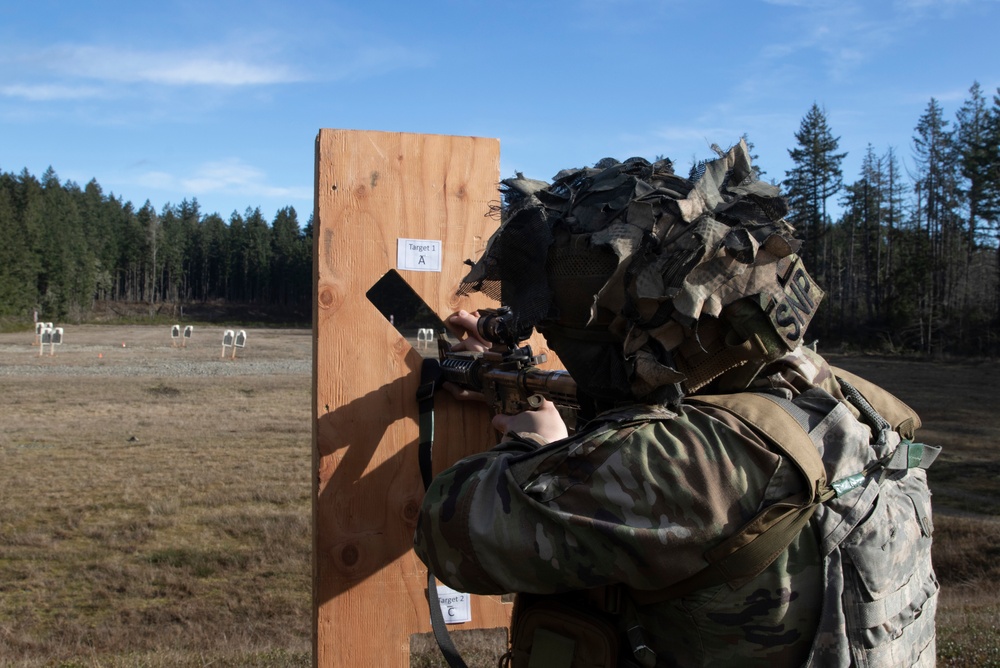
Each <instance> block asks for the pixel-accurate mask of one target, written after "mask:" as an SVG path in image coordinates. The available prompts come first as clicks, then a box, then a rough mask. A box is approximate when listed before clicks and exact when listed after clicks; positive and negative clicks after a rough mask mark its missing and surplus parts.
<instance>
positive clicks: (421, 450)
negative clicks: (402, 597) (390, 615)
mask: <svg viewBox="0 0 1000 668" xmlns="http://www.w3.org/2000/svg"><path fill="white" fill-rule="evenodd" d="M440 380H441V363H440V362H438V360H436V359H425V360H424V361H423V363H422V364H421V365H420V385H419V386H418V387H417V405H418V410H419V411H420V415H419V425H420V438H419V440H420V444H419V446H418V449H417V458H418V460H419V463H420V477H421V478H422V479H423V482H424V490H425V491H426V490H427V488H428V487H429V486H430V484H431V480H433V479H434V469H433V458H432V454H433V450H434V392H436V391H437V387H438V383H439V382H440ZM427 606H428V607H429V608H430V613H431V630H432V631H433V632H434V639H435V640H436V641H437V644H438V647H439V648H440V650H441V655H442V656H444V658H445V661H447V662H448V666H450V668H468V667H467V666H466V663H465V661H463V660H462V657H461V656H460V655H459V653H458V650H457V649H455V644H454V643H453V642H452V640H451V635H450V634H449V633H448V627H447V625H446V624H445V622H444V615H443V614H442V613H441V604H440V603H439V601H438V592H437V578H435V577H434V573H432V572H431V571H430V569H428V570H427Z"/></svg>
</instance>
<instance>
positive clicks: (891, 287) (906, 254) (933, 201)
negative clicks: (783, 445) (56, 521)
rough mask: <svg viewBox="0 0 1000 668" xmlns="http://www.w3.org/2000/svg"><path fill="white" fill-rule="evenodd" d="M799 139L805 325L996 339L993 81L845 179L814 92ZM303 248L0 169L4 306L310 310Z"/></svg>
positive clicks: (859, 338) (269, 229) (905, 345)
mask: <svg viewBox="0 0 1000 668" xmlns="http://www.w3.org/2000/svg"><path fill="white" fill-rule="evenodd" d="M795 139H796V146H795V147H794V148H792V149H789V155H790V157H791V159H792V163H793V166H792V168H791V169H790V170H789V171H788V172H786V173H785V178H784V179H783V180H782V181H781V182H780V185H782V186H783V191H784V194H785V196H786V197H787V198H788V203H789V214H788V219H789V221H790V222H791V223H792V224H793V225H794V226H795V227H796V229H797V231H798V234H799V236H800V237H801V238H802V239H803V246H802V250H801V255H802V256H803V259H804V260H805V262H806V266H807V267H808V268H809V271H810V273H811V274H812V275H813V277H814V278H815V279H816V281H817V282H818V283H819V284H820V286H822V287H823V288H824V289H825V290H826V292H827V297H826V299H825V301H824V303H823V304H822V305H821V307H820V310H819V312H818V314H817V316H816V318H815V320H814V321H813V324H812V326H811V328H810V332H811V334H812V335H813V336H814V337H818V338H820V339H825V340H826V341H827V342H833V343H837V342H841V343H848V344H855V345H858V346H862V347H866V348H871V347H879V348H883V349H887V350H893V351H899V350H916V351H921V352H925V353H931V352H937V351H948V352H955V353H964V354H991V355H992V354H996V353H997V352H998V348H1000V343H998V341H1000V337H998V329H1000V254H998V252H997V248H998V243H1000V224H998V215H1000V89H998V90H997V94H996V95H993V96H992V100H990V99H988V97H987V95H986V94H984V92H983V91H982V89H981V87H980V86H979V84H978V83H974V84H973V85H972V87H971V88H970V89H969V96H968V98H967V99H966V100H965V101H964V102H963V103H962V104H961V106H960V107H959V108H958V109H957V111H956V112H955V115H954V118H952V119H949V118H946V115H945V111H944V109H943V108H942V106H941V104H940V103H939V102H938V101H937V100H936V99H933V98H932V99H931V100H930V102H929V103H928V105H927V107H926V109H925V111H924V112H923V114H922V115H921V116H920V118H919V119H918V120H917V123H916V125H915V127H914V130H913V136H912V146H911V147H910V153H909V155H908V156H907V158H908V159H904V158H901V157H900V154H899V150H898V148H897V147H893V146H888V147H884V148H883V149H876V147H874V146H873V145H871V144H869V145H868V147H867V150H866V153H865V155H864V156H863V159H862V163H861V169H860V172H859V173H858V174H857V175H856V177H855V178H854V179H853V180H849V181H846V182H845V180H844V175H843V173H842V170H841V164H842V161H843V159H844V157H846V155H847V154H846V153H844V152H840V151H839V142H840V138H839V137H836V136H834V133H833V131H832V129H831V127H830V124H829V121H828V118H827V115H826V112H825V110H824V109H823V108H822V107H821V106H820V105H818V104H813V105H812V107H811V108H810V109H809V110H808V112H807V113H806V115H805V116H804V117H803V119H802V121H801V124H800V126H799V129H798V131H797V132H796V133H795ZM751 147H752V143H751ZM904 163H905V164H906V166H905V167H904ZM762 177H766V173H764V174H763V175H762ZM771 180H772V182H774V183H778V181H776V180H774V179H773V178H772V179H771ZM834 205H836V206H834ZM832 210H836V211H837V212H838V213H837V215H836V217H834V215H832V214H831V211H832ZM311 257H312V216H310V218H309V221H308V222H307V223H306V225H305V226H304V227H300V225H299V221H298V217H297V214H296V211H295V209H294V208H292V207H287V208H284V209H281V210H280V211H278V213H277V214H276V215H275V217H274V219H273V220H271V221H266V220H265V219H264V218H263V216H262V215H261V212H260V209H249V208H248V209H247V210H246V212H245V213H244V214H242V215H241V214H238V213H236V212H234V213H233V214H232V215H231V216H230V218H229V219H228V220H223V219H222V218H221V217H220V216H219V215H218V214H216V213H212V214H207V215H206V214H203V213H202V211H201V210H200V207H199V205H198V202H197V200H191V201H188V200H185V201H183V202H181V203H180V204H179V205H176V206H174V205H166V206H164V207H163V208H162V210H160V211H159V212H157V211H156V210H155V209H154V208H153V206H152V205H151V204H150V203H149V201H147V202H146V203H145V204H144V205H143V206H142V207H141V208H139V209H138V210H136V209H135V208H134V207H133V206H132V204H131V203H130V202H124V201H122V199H120V198H116V197H114V196H113V195H110V196H109V195H105V194H104V192H103V191H102V189H101V186H100V185H99V184H98V183H97V181H96V180H92V181H90V182H89V183H88V184H87V185H86V186H84V187H83V188H80V187H79V186H78V185H77V184H75V183H73V182H66V183H60V182H59V179H58V177H57V176H56V173H55V171H54V170H53V169H52V168H51V167H50V168H49V169H48V170H47V171H46V172H45V173H44V174H43V175H42V177H41V178H40V179H37V178H35V177H34V176H32V175H31V174H29V173H28V172H27V170H24V171H22V172H21V173H20V174H13V173H3V172H0V318H4V317H7V318H14V317H23V316H24V315H25V314H27V313H30V312H31V311H32V310H33V309H38V310H39V311H40V312H41V313H42V314H43V316H44V318H45V319H51V320H57V319H58V320H64V319H72V320H77V321H79V320H83V319H86V318H87V316H88V314H89V313H90V312H91V310H92V308H93V307H94V305H95V303H96V302H98V301H104V302H145V303H149V304H156V303H171V304H185V303H187V304H190V303H193V302H208V301H215V300H218V301H223V302H226V303H230V304H258V305H262V306H268V307H272V308H279V309H280V308H288V309H298V310H300V311H303V312H308V305H309V302H310V300H311V298H312V260H311Z"/></svg>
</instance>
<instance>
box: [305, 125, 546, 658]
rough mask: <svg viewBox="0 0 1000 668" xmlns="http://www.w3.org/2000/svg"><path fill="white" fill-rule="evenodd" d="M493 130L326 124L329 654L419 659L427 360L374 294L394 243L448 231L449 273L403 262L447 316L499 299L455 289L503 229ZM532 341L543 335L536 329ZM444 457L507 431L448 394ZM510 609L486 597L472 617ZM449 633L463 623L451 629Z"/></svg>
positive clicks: (318, 575)
mask: <svg viewBox="0 0 1000 668" xmlns="http://www.w3.org/2000/svg"><path fill="white" fill-rule="evenodd" d="M498 181H499V142H498V141H497V140H495V139H486V138H476V137H452V136H442V135H416V134H405V133H390V132H367V131H349V130H321V131H320V133H319V135H318V137H317V147H316V217H315V220H314V239H315V253H314V268H315V273H314V276H315V281H316V283H315V290H316V292H315V295H314V318H313V322H314V341H315V342H314V346H315V348H314V356H313V360H314V429H313V434H314V435H313V441H314V443H313V446H314V447H313V466H314V473H315V478H314V517H313V520H314V533H315V537H314V560H313V564H314V569H313V570H314V572H313V575H314V606H313V610H314V623H315V627H314V630H315V636H314V640H315V648H314V649H315V652H314V659H315V663H316V665H318V666H322V667H324V668H325V667H333V666H350V667H351V668H354V667H356V666H374V665H378V666H408V665H409V639H410V636H411V635H412V634H414V633H418V632H427V631H429V630H430V624H429V618H428V611H427V603H426V599H425V586H426V571H425V569H424V566H423V564H422V563H421V562H420V560H419V559H417V557H416V556H415V555H414V553H413V551H412V540H413V530H414V527H415V526H416V520H417V516H418V510H419V505H420V500H421V497H422V495H423V486H422V483H421V481H420V474H419V467H418V463H417V440H418V438H417V437H418V426H417V405H416V400H415V394H416V389H417V384H418V372H419V366H420V362H421V356H420V354H419V352H418V351H416V350H415V349H414V348H413V347H412V346H411V345H410V343H408V342H407V340H406V339H404V338H403V337H402V336H401V335H400V334H399V333H398V332H397V331H396V329H395V328H394V327H393V326H392V324H390V323H389V321H388V320H387V319H386V318H385V317H383V316H382V314H381V313H380V312H379V311H378V310H377V309H376V308H375V307H374V306H373V305H372V303H371V302H370V301H368V299H367V298H366V296H365V293H366V292H367V291H368V290H369V289H370V288H371V287H372V286H373V285H374V284H375V283H376V282H377V281H378V280H379V278H381V277H382V276H383V275H384V274H385V272H387V271H388V270H390V269H395V268H397V257H396V255H397V253H396V251H397V240H398V239H401V238H402V239H422V240H435V241H440V242H441V249H442V250H441V260H442V262H441V270H440V271H437V272H435V271H408V270H400V271H399V273H400V274H401V275H402V276H403V277H404V278H405V279H406V281H407V282H408V283H410V285H411V286H412V287H413V288H414V289H415V290H416V292H417V293H418V294H419V295H420V296H421V297H422V298H423V299H424V301H426V302H427V303H428V304H429V305H430V306H431V307H432V308H433V309H435V310H436V311H437V312H438V314H439V315H441V316H442V317H443V316H445V315H447V314H449V313H452V312H454V311H456V310H458V309H460V308H464V309H467V310H473V309H475V308H478V307H482V306H495V304H490V303H488V300H486V299H485V298H484V297H482V296H481V295H475V296H474V297H472V298H469V297H463V298H457V297H456V296H455V291H456V288H457V287H458V284H459V282H460V280H461V278H462V277H463V276H464V275H465V273H466V271H467V267H466V266H465V265H464V264H463V261H464V260H465V259H466V258H476V257H478V256H479V255H480V254H481V252H482V250H483V248H484V247H485V244H486V241H487V239H488V238H489V235H490V234H491V233H492V232H493V230H494V229H495V228H496V225H497V222H498V221H497V219H496V217H495V216H494V217H491V216H490V215H489V214H490V211H491V207H492V208H493V209H494V210H495V207H496V205H497V203H498V200H499V196H498V192H497V185H498ZM532 343H533V344H534V346H535V349H536V350H542V349H543V348H544V345H540V343H541V342H539V341H533V342H532ZM436 423H437V434H438V438H437V439H436V441H435V464H436V466H435V468H436V469H438V470H440V469H441V468H442V467H444V466H446V465H449V464H450V463H452V462H453V461H455V460H456V459H458V458H459V457H461V456H464V455H466V454H469V453H472V452H476V451H481V450H483V449H486V448H488V447H490V446H491V445H492V444H493V443H494V442H495V435H494V434H493V433H492V431H491V430H490V427H489V423H488V415H487V414H486V412H485V410H483V409H482V408H478V409H477V408H476V407H473V406H470V405H469V404H467V403H466V404H463V405H462V406H457V405H456V404H455V402H452V401H451V400H450V397H446V396H442V394H441V393H439V399H438V402H437V419H436ZM509 615H510V605H509V604H506V603H503V602H501V600H500V598H499V597H496V596H491V597H486V596H477V597H474V600H473V608H472V616H473V621H472V622H470V623H467V624H462V625H457V627H458V628H463V629H465V628H499V627H506V626H507V625H508V623H509ZM451 628H452V629H453V630H454V629H455V628H456V627H455V626H452V627H451Z"/></svg>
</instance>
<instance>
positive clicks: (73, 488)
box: [0, 326, 1000, 668]
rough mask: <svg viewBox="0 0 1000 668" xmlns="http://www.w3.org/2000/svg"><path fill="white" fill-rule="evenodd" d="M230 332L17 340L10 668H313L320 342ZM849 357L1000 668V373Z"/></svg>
mask: <svg viewBox="0 0 1000 668" xmlns="http://www.w3.org/2000/svg"><path fill="white" fill-rule="evenodd" d="M221 331H222V330H221V328H220V329H219V330H218V331H217V332H216V331H208V332H206V331H204V330H201V329H199V330H198V331H197V332H196V336H195V338H194V339H193V340H192V342H191V345H189V346H188V347H186V348H183V349H181V348H178V347H174V346H172V345H171V340H170V338H169V330H168V329H164V328H143V327H113V326H107V327H87V328H81V329H77V330H74V331H68V332H67V335H66V340H67V343H66V344H64V346H62V347H60V348H58V349H57V351H56V354H55V356H52V357H50V356H48V355H47V354H46V355H43V356H41V357H40V356H38V348H37V346H33V345H32V335H31V334H30V333H29V334H24V333H8V334H0V473H2V477H0V508H2V513H0V666H4V667H7V666H11V667H12V666H24V667H35V666H53V667H55V666H61V667H66V668H69V667H84V666H87V667H90V666H105V667H122V668H124V667H132V666H145V667H149V668H161V667H164V668H165V667H167V666H182V667H195V666H199V667H200V666H209V665H211V666H232V667H236V666H251V667H253V666H260V667H275V668H277V667H284V666H308V665H310V664H311V650H310V645H311V640H310V638H311V633H312V628H311V623H312V622H311V612H310V605H311V604H310V600H311V582H310V577H311V575H310V574H311V568H310V558H311V554H310V551H311V539H310V532H311V527H310V517H311V511H310V480H311V476H312V473H311V454H310V439H311V409H310V402H311V377H310V374H309V372H308V370H307V369H308V364H304V363H303V362H308V359H309V356H310V354H311V337H310V334H309V332H308V331H305V330H252V331H250V332H249V335H248V345H247V348H246V349H245V350H241V351H240V352H239V355H238V357H237V359H235V360H228V361H226V360H221V359H220V358H221V355H220V353H221V347H219V346H217V345H216V343H217V342H220V341H221ZM834 361H835V363H837V364H840V365H842V366H844V367H846V368H849V369H851V370H853V371H856V372H858V373H861V374H862V375H865V376H867V377H869V378H870V379H872V380H874V381H876V382H881V383H883V384H884V385H885V386H886V387H888V388H889V389H891V390H892V391H894V392H895V393H896V394H898V395H899V396H900V397H902V398H904V399H905V400H907V401H908V402H910V403H911V404H912V405H913V406H914V407H915V408H917V409H918V410H919V411H920V412H921V414H922V415H923V417H924V422H925V428H924V429H923V430H922V431H921V432H920V436H921V437H922V440H924V441H926V442H929V443H936V444H939V445H943V446H945V448H946V449H945V451H944V454H942V456H941V458H940V459H939V461H938V463H936V464H935V466H934V468H933V469H932V470H931V480H932V487H933V490H934V492H935V540H936V543H935V560H936V564H937V571H938V575H939V577H940V579H941V582H942V597H941V608H940V610H939V614H938V629H939V640H938V657H939V661H938V665H941V666H977V667H978V666H1000V626H998V621H997V620H998V619H1000V584H998V583H1000V566H998V564H1000V559H998V557H1000V484H998V483H1000V457H998V456H997V453H996V451H995V444H996V443H998V442H1000V425H998V422H997V415H1000V365H998V364H997V363H980V364H969V363H965V364H957V363H954V364H953V363H944V362H916V361H903V360H887V359H879V358H859V357H851V358H839V357H838V358H834ZM224 364H227V365H231V366H229V367H222V366H220V365H224ZM4 367H6V368H7V371H11V370H15V371H16V373H4Z"/></svg>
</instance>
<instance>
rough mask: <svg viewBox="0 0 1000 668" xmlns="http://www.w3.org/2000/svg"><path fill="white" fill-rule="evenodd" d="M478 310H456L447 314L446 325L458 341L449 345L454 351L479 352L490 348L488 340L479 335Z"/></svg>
mask: <svg viewBox="0 0 1000 668" xmlns="http://www.w3.org/2000/svg"><path fill="white" fill-rule="evenodd" d="M478 323H479V311H473V312H472V313H469V312H468V311H458V312H457V313H452V314H451V315H450V316H448V323H447V324H448V325H450V329H451V330H452V332H454V333H455V334H456V335H457V336H459V337H460V339H461V340H460V341H459V342H458V343H456V344H455V345H453V346H452V347H451V349H452V350H454V351H459V350H466V351H469V352H474V353H481V352H484V351H487V350H489V349H490V343H489V341H487V340H485V339H483V338H481V337H480V336H479V328H478V327H477V324H478Z"/></svg>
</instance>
